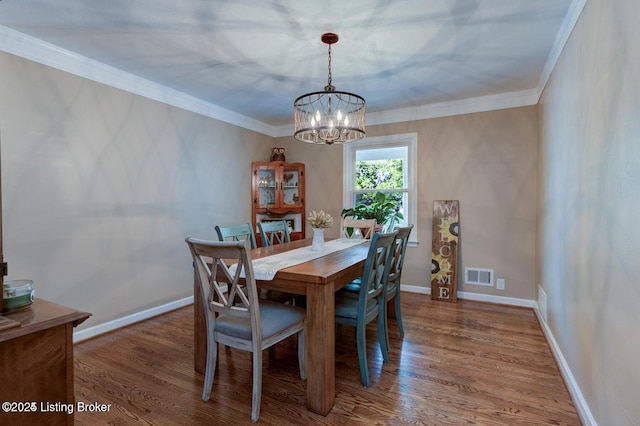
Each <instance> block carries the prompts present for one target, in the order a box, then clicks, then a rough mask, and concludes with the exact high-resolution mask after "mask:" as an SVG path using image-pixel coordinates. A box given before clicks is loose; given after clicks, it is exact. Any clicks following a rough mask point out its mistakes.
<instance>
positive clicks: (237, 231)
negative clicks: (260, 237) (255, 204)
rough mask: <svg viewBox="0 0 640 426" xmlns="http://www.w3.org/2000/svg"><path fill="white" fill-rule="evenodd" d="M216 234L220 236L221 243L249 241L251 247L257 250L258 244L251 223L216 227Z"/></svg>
mask: <svg viewBox="0 0 640 426" xmlns="http://www.w3.org/2000/svg"><path fill="white" fill-rule="evenodd" d="M216 233H217V234H218V239H219V240H220V241H227V240H230V241H241V240H248V241H249V244H250V247H249V248H252V249H254V248H256V247H258V245H257V244H256V235H255V234H254V232H253V227H252V226H251V224H250V223H242V224H239V225H230V226H218V225H216Z"/></svg>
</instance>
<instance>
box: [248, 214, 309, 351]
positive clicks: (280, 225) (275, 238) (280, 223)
mask: <svg viewBox="0 0 640 426" xmlns="http://www.w3.org/2000/svg"><path fill="white" fill-rule="evenodd" d="M258 230H259V231H260V240H261V241H262V247H269V246H272V245H274V244H282V243H288V242H290V241H291V237H290V236H289V226H288V225H287V221H286V220H277V221H273V222H258ZM260 297H261V298H263V299H268V300H272V301H274V302H280V303H295V304H297V305H299V306H304V301H303V296H296V295H295V294H291V293H285V292H282V291H277V290H264V289H261V291H260ZM270 353H271V357H272V358H275V347H274V348H273V349H272V351H271V352H270Z"/></svg>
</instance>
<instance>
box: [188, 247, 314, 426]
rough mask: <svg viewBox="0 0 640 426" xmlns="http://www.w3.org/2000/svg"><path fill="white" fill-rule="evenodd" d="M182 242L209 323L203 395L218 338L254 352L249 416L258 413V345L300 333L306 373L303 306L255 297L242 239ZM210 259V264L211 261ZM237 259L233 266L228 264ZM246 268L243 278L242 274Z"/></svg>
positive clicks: (301, 359)
mask: <svg viewBox="0 0 640 426" xmlns="http://www.w3.org/2000/svg"><path fill="white" fill-rule="evenodd" d="M186 243H187V245H188V246H189V251H190V252H191V256H192V257H193V262H194V265H195V268H196V271H197V273H198V276H199V278H200V295H201V299H202V302H203V304H204V312H205V318H206V324H207V363H206V370H205V378H204V386H203V389H202V399H203V401H208V400H209V399H210V397H211V390H212V387H213V381H214V378H215V369H216V359H217V356H218V344H224V345H226V346H228V347H232V348H236V349H241V350H244V351H248V352H251V353H252V361H253V362H252V364H253V396H252V403H251V420H252V421H253V422H256V421H257V420H258V417H259V416H260V400H261V395H262V351H263V350H264V349H267V348H271V347H273V345H275V344H276V343H278V342H280V341H282V340H284V339H286V338H287V337H290V336H292V335H294V334H296V335H297V336H298V338H297V340H298V364H299V367H300V377H301V378H302V379H303V380H304V379H305V338H304V337H305V317H306V312H305V310H304V309H302V308H299V307H297V306H291V305H285V304H282V303H275V302H270V301H266V300H259V299H258V292H257V287H256V281H255V277H254V274H253V266H252V264H251V257H250V253H249V250H248V247H247V244H248V243H247V242H246V241H222V242H221V241H203V240H198V239H194V238H187V239H186ZM211 259H213V263H212V266H211V267H210V266H209V263H208V262H210V261H211ZM230 259H234V260H237V261H238V267H237V268H236V272H235V273H234V274H232V273H231V272H230V271H229V268H228V267H227V262H228V261H229V260H230ZM242 269H244V273H245V279H244V280H240V271H241V270H242Z"/></svg>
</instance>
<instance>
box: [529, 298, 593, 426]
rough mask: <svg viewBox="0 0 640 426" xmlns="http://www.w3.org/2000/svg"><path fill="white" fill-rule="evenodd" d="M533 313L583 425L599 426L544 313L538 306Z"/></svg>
mask: <svg viewBox="0 0 640 426" xmlns="http://www.w3.org/2000/svg"><path fill="white" fill-rule="evenodd" d="M533 311H534V312H535V313H536V316H537V317H538V322H540V326H541V327H542V332H543V333H544V336H545V337H546V339H547V342H548V343H549V347H551V352H553V356H554V357H555V358H556V362H557V363H558V367H559V368H560V374H562V378H563V379H564V383H565V384H566V385H567V389H568V390H569V394H571V398H572V399H573V403H574V404H575V406H576V410H577V411H578V415H579V416H580V420H581V421H582V424H584V425H585V426H598V423H597V422H596V419H594V418H593V414H591V410H590V409H589V405H588V404H587V401H586V400H585V399H584V395H582V391H581V390H580V387H579V386H578V383H576V379H575V378H574V377H573V373H572V372H571V368H569V364H567V360H566V359H565V357H564V355H563V354H562V351H561V350H560V347H559V346H558V342H556V339H555V337H553V333H552V332H551V329H550V328H549V325H548V324H547V322H546V321H545V320H544V318H543V316H542V313H541V312H540V310H539V309H538V306H536V307H535V308H534V309H533Z"/></svg>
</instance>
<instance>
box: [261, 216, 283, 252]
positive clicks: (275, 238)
mask: <svg viewBox="0 0 640 426" xmlns="http://www.w3.org/2000/svg"><path fill="white" fill-rule="evenodd" d="M258 230H259V231H260V240H261V241H262V247H268V246H272V245H274V244H282V243H288V242H290V241H291V237H290V236H289V226H288V225H287V221H286V220H275V221H273V222H258Z"/></svg>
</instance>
